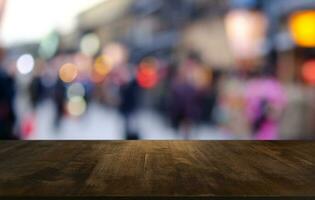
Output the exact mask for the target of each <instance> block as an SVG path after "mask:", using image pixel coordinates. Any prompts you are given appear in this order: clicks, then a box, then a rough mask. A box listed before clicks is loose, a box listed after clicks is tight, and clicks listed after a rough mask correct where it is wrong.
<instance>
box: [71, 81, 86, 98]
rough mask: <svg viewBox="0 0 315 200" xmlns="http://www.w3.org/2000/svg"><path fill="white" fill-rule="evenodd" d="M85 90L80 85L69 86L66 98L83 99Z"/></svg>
mask: <svg viewBox="0 0 315 200" xmlns="http://www.w3.org/2000/svg"><path fill="white" fill-rule="evenodd" d="M84 95H85V89H84V86H83V85H82V84H81V83H74V84H71V85H70V86H69V87H68V89H67V97H68V99H71V98H73V97H84Z"/></svg>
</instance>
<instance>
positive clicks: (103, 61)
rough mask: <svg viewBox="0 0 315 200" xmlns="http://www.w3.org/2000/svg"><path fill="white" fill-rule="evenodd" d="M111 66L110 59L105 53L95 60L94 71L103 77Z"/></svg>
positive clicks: (109, 70)
mask: <svg viewBox="0 0 315 200" xmlns="http://www.w3.org/2000/svg"><path fill="white" fill-rule="evenodd" d="M112 68H113V66H112V62H111V59H110V58H109V57H108V56H106V55H103V56H100V57H98V58H97V59H96V60H95V63H94V72H96V73H97V74H98V75H99V76H103V77H105V76H106V75H108V74H109V73H110V72H111V70H112Z"/></svg>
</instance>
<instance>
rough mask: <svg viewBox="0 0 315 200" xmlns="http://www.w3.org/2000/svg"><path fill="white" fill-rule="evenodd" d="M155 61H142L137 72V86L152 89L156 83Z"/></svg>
mask: <svg viewBox="0 0 315 200" xmlns="http://www.w3.org/2000/svg"><path fill="white" fill-rule="evenodd" d="M156 62H157V61H156V60H155V59H154V58H146V59H144V60H143V61H142V62H141V63H140V66H139V69H138V72H137V81H138V84H139V85H140V86H141V87H142V88H144V89H152V88H154V87H155V86H156V85H157V83H158V71H157V63H156Z"/></svg>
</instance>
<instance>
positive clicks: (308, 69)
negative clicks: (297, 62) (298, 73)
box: [302, 60, 315, 85]
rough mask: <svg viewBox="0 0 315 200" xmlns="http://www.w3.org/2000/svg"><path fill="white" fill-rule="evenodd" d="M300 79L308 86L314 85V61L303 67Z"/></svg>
mask: <svg viewBox="0 0 315 200" xmlns="http://www.w3.org/2000/svg"><path fill="white" fill-rule="evenodd" d="M302 77H303V79H304V80H305V81H306V82H307V83H308V84H310V85H315V60H313V61H309V62H307V63H305V64H304V65H303V68H302Z"/></svg>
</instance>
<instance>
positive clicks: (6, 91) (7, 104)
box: [0, 48, 17, 140]
mask: <svg viewBox="0 0 315 200" xmlns="http://www.w3.org/2000/svg"><path fill="white" fill-rule="evenodd" d="M4 56H5V50H4V49H2V48H1V49H0V65H1V66H0V139H5V140H10V139H17V136H16V135H15V134H14V127H15V122H16V115H15V111H14V96H15V81H14V78H13V77H11V76H10V75H9V74H8V73H7V71H6V70H5V69H4V66H3V59H4Z"/></svg>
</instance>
